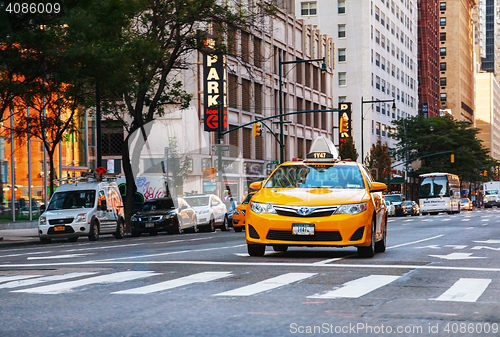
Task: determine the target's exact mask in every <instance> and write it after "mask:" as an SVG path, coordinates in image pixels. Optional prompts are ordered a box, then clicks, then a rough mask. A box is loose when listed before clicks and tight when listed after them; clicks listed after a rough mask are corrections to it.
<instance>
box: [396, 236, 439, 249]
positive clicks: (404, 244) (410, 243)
mask: <svg viewBox="0 0 500 337" xmlns="http://www.w3.org/2000/svg"><path fill="white" fill-rule="evenodd" d="M442 236H444V234H441V235H436V236H433V237H431V238H427V239H422V240H417V241H412V242H407V243H402V244H400V245H395V246H390V247H387V249H391V248H398V247H403V246H408V245H412V244H414V243H419V242H424V241H429V240H433V239H437V238H440V237H442Z"/></svg>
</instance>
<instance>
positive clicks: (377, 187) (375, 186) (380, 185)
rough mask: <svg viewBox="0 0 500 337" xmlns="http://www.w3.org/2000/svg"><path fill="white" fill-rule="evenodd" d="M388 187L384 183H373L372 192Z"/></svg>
mask: <svg viewBox="0 0 500 337" xmlns="http://www.w3.org/2000/svg"><path fill="white" fill-rule="evenodd" d="M386 189H387V185H386V184H384V183H371V185H370V192H382V191H385V190H386Z"/></svg>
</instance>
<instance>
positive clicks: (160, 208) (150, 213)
mask: <svg viewBox="0 0 500 337" xmlns="http://www.w3.org/2000/svg"><path fill="white" fill-rule="evenodd" d="M186 229H191V231H193V232H195V233H196V232H198V221H197V218H196V213H195V211H194V210H193V209H192V208H191V207H190V206H189V205H188V203H187V202H186V201H185V200H184V199H182V198H177V199H175V200H173V199H172V198H158V199H151V200H147V201H146V202H145V203H144V205H143V206H142V209H141V211H140V212H137V213H136V214H134V215H133V216H132V236H139V235H141V233H149V234H150V235H157V234H158V232H160V231H167V232H169V233H171V234H182V233H183V232H184V230H186Z"/></svg>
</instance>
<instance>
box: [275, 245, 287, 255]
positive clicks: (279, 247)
mask: <svg viewBox="0 0 500 337" xmlns="http://www.w3.org/2000/svg"><path fill="white" fill-rule="evenodd" d="M273 250H274V251H275V252H281V253H284V252H286V251H287V250H288V246H287V245H274V246H273Z"/></svg>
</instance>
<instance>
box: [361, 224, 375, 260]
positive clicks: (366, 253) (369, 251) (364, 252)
mask: <svg viewBox="0 0 500 337" xmlns="http://www.w3.org/2000/svg"><path fill="white" fill-rule="evenodd" d="M375 218H376V215H375V214H374V215H373V216H372V231H371V232H372V233H371V242H370V245H369V246H368V247H363V246H362V247H358V256H359V257H373V256H374V255H375V221H376V219H375Z"/></svg>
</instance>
